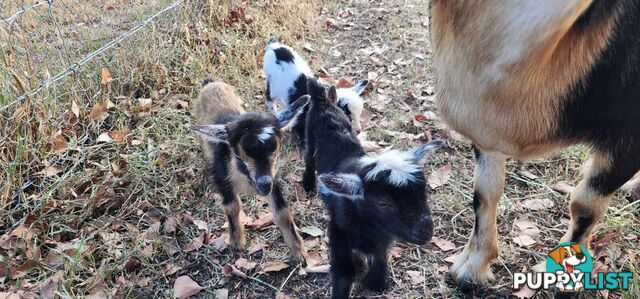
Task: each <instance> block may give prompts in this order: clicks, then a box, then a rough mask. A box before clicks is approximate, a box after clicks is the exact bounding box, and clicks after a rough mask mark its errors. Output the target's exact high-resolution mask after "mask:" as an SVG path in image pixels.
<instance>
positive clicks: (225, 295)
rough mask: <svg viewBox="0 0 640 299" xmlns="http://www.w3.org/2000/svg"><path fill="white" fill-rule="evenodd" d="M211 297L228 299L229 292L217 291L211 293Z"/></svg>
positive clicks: (225, 290) (224, 290)
mask: <svg viewBox="0 0 640 299" xmlns="http://www.w3.org/2000/svg"><path fill="white" fill-rule="evenodd" d="M213 296H214V297H215V298H216V299H227V298H229V290H227V289H217V290H215V291H214V292H213Z"/></svg>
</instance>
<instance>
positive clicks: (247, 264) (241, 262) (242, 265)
mask: <svg viewBox="0 0 640 299" xmlns="http://www.w3.org/2000/svg"><path fill="white" fill-rule="evenodd" d="M235 265H236V267H238V268H239V269H243V270H246V271H249V270H251V269H253V268H255V267H256V265H257V263H256V262H252V261H250V260H247V259H246V258H243V257H241V258H239V259H238V260H237V261H236V262H235Z"/></svg>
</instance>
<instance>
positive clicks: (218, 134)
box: [189, 125, 229, 143]
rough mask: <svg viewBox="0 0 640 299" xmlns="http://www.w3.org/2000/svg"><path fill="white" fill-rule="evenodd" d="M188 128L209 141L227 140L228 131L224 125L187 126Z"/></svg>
mask: <svg viewBox="0 0 640 299" xmlns="http://www.w3.org/2000/svg"><path fill="white" fill-rule="evenodd" d="M189 129H191V130H193V131H194V132H196V133H198V134H200V136H202V138H204V139H205V140H207V141H209V142H214V143H217V142H227V139H228V138H229V133H228V132H227V128H226V127H225V126H224V125H205V126H194V125H191V126H189Z"/></svg>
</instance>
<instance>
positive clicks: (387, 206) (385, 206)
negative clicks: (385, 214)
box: [377, 201, 393, 210]
mask: <svg viewBox="0 0 640 299" xmlns="http://www.w3.org/2000/svg"><path fill="white" fill-rule="evenodd" d="M377 205H378V207H380V208H381V209H384V210H390V209H392V208H393V206H392V205H391V204H390V203H388V202H386V201H379V202H378V203H377Z"/></svg>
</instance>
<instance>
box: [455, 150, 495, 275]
mask: <svg viewBox="0 0 640 299" xmlns="http://www.w3.org/2000/svg"><path fill="white" fill-rule="evenodd" d="M505 162H506V159H505V157H504V156H503V155H502V154H500V153H498V152H492V153H485V154H483V156H482V157H481V158H480V160H479V161H478V163H477V164H476V169H475V172H474V192H475V194H476V196H477V197H478V199H479V201H480V205H479V207H478V208H479V209H478V210H477V211H476V224H475V225H477V226H478V227H475V225H474V229H473V231H472V233H471V236H470V237H469V242H468V243H467V245H466V246H465V248H464V250H463V252H462V254H461V255H460V258H458V259H457V260H456V262H455V263H454V264H453V266H452V267H451V269H452V271H454V272H455V273H456V275H457V276H456V277H455V278H456V279H457V280H458V281H460V280H463V279H466V278H467V277H465V275H470V274H471V275H473V276H474V277H475V280H476V281H477V282H480V283H486V282H487V281H488V280H491V279H492V278H493V275H492V274H491V272H490V271H489V264H490V262H491V261H492V260H493V259H495V258H496V257H498V228H497V226H496V218H497V212H498V202H499V201H500V197H502V193H503V189H504V169H505ZM468 271H471V273H470V272H468Z"/></svg>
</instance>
